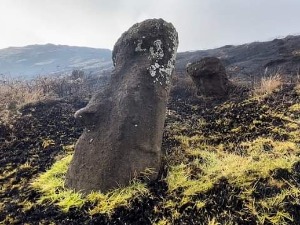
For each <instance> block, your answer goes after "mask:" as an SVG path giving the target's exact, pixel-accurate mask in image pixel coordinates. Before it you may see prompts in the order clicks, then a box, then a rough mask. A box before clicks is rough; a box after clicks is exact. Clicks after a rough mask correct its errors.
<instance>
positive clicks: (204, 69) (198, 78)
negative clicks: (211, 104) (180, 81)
mask: <svg viewBox="0 0 300 225" xmlns="http://www.w3.org/2000/svg"><path fill="white" fill-rule="evenodd" d="M187 73H188V74H189V75H190V76H191V78H192V79H193V81H194V82H195V84H196V86H197V89H198V90H197V94H198V95H204V96H207V97H216V96H218V97H222V96H226V95H227V93H228V87H229V84H230V82H229V80H228V78H227V75H226V70H225V67H224V66H223V64H222V63H221V61H220V60H219V59H218V58H215V57H205V58H203V59H201V60H200V61H197V62H194V63H191V64H188V65H187Z"/></svg>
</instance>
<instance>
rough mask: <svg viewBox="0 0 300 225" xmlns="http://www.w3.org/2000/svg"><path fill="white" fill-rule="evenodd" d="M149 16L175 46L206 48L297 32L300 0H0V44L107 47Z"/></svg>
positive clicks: (262, 39) (267, 38)
mask: <svg viewBox="0 0 300 225" xmlns="http://www.w3.org/2000/svg"><path fill="white" fill-rule="evenodd" d="M148 18H163V19H165V20H167V21H168V22H172V23H173V25H174V26H175V27H176V29H177V31H178V33H179V41H180V43H179V50H180V51H187V50H198V49H208V48H215V47H220V46H223V45H226V44H243V43H246V42H253V41H267V40H272V39H274V38H278V37H283V36H286V35H289V34H294V35H295V34H300V0H0V48H6V47H9V46H25V45H29V44H46V43H53V44H66V45H75V46H87V47H97V48H109V49H112V48H113V46H114V43H115V42H116V40H117V39H118V38H119V37H120V35H121V34H122V33H123V32H124V31H126V30H127V29H128V28H129V27H130V26H132V25H133V24H134V23H136V22H140V21H142V20H145V19H148Z"/></svg>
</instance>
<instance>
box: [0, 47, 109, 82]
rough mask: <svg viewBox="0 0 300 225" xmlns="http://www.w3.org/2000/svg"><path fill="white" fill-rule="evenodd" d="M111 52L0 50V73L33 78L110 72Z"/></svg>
mask: <svg viewBox="0 0 300 225" xmlns="http://www.w3.org/2000/svg"><path fill="white" fill-rule="evenodd" d="M111 67H112V61H111V51H110V50H109V49H95V48H86V47H73V46H66V45H53V44H46V45H29V46H25V47H10V48H5V49H0V74H4V75H8V76H10V77H23V78H33V77H36V76H39V75H51V74H63V73H69V72H71V71H72V70H74V69H81V70H84V71H86V72H88V73H90V72H92V73H97V72H100V71H101V70H107V69H111Z"/></svg>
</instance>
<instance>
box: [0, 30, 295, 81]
mask: <svg viewBox="0 0 300 225" xmlns="http://www.w3.org/2000/svg"><path fill="white" fill-rule="evenodd" d="M207 56H213V57H218V58H220V59H221V60H222V62H223V63H224V65H225V66H226V69H227V72H228V74H229V75H230V76H231V77H238V78H243V79H248V80H249V79H253V77H260V76H262V75H264V74H266V75H269V74H273V73H275V72H280V73H281V74H290V75H293V76H294V75H296V74H299V73H300V70H299V68H300V36H287V37H286V38H283V39H275V40H273V41H266V42H253V43H248V44H244V45H237V46H234V45H227V46H224V47H221V48H216V49H209V50H199V51H193V52H181V53H178V54H177V60H176V71H177V73H178V74H180V75H184V74H185V68H186V65H187V63H189V62H195V61H197V60H199V59H201V58H203V57H207ZM74 69H77V70H78V69H79V70H84V71H86V73H87V74H89V73H92V74H100V73H101V71H111V69H112V60H111V51H110V50H108V49H94V48H85V47H72V46H65V45H52V44H47V45H31V46H26V47H19V48H7V49H1V50H0V75H1V74H4V75H9V76H10V77H19V76H23V77H27V78H33V77H37V76H39V75H50V74H64V73H70V72H71V71H72V70H74Z"/></svg>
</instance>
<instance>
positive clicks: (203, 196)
mask: <svg viewBox="0 0 300 225" xmlns="http://www.w3.org/2000/svg"><path fill="white" fill-rule="evenodd" d="M283 99H284V101H283ZM299 104H300V98H299V87H296V88H294V87H292V86H287V87H283V88H282V89H281V90H279V91H276V93H274V94H271V95H268V96H265V97H264V98H259V99H257V98H249V99H241V98H237V99H230V100H228V101H226V102H217V101H216V102H211V101H208V102H203V101H199V102H195V101H194V102H189V101H186V100H178V99H177V100H176V101H175V100H173V101H171V102H170V104H169V115H168V117H167V121H166V128H165V134H164V140H163V150H164V151H165V152H166V158H165V162H166V167H165V169H164V171H163V174H164V176H163V177H162V178H161V179H160V180H158V181H155V182H151V183H147V184H146V183H143V182H141V181H135V182H133V183H132V184H131V185H130V186H129V187H124V188H119V189H117V190H115V191H112V192H109V193H107V194H102V193H100V192H95V193H91V194H90V195H87V196H83V195H82V194H81V193H76V192H74V191H72V190H68V189H66V188H65V187H64V176H65V173H66V171H67V167H68V164H69V162H70V160H71V157H72V152H73V147H74V146H73V145H72V143H74V139H72V140H73V141H72V142H70V141H63V142H62V141H60V140H59V139H57V138H56V137H55V134H54V133H55V131H54V132H53V134H52V135H47V136H45V137H41V138H39V139H38V143H39V144H38V145H39V151H41V152H43V153H44V154H45V157H44V156H43V157H44V158H43V160H44V161H45V159H46V156H47V157H49V155H50V156H51V159H52V160H54V159H56V160H55V161H56V162H55V163H54V164H53V165H52V166H51V167H50V169H48V170H46V172H42V171H44V168H46V167H47V166H43V167H42V168H41V169H39V170H37V169H36V168H37V167H36V165H37V164H36V163H35V162H33V161H31V160H29V159H25V160H23V161H22V163H20V164H18V168H17V169H16V167H15V166H12V165H11V164H10V163H9V162H7V163H6V164H5V167H6V168H7V169H6V170H5V172H4V173H2V175H0V181H1V180H3V184H4V185H3V186H2V188H1V189H0V195H2V196H4V199H5V201H4V203H2V204H0V208H2V209H4V210H3V211H4V212H5V214H4V215H5V217H3V218H1V217H0V221H4V224H5V223H6V224H9V223H21V221H22V222H23V223H29V224H31V223H35V222H37V221H43V223H48V224H51V223H54V224H57V223H58V224H59V223H61V224H66V223H68V224H78V223H80V224H125V223H127V224H158V225H166V224H210V225H214V224H227V225H233V224H238V225H243V224H245V225H246V224H247V225H252V224H253V225H256V224H261V225H269V224H290V225H296V224H300V213H299V212H300V201H299V199H300V158H299V156H300V126H299V121H300V110H298V105H299ZM57 127H59V126H57ZM70 134H72V132H69V133H68V134H65V135H70ZM25 138H26V137H25ZM64 145H65V146H64ZM58 146H60V148H58ZM52 149H60V150H59V151H57V154H56V155H51V154H50V153H51V150H52ZM3 155H4V153H3ZM11 163H13V162H11ZM47 165H49V163H48V164H47ZM48 168H49V167H48ZM34 169H35V171H36V172H35V174H38V176H36V177H35V179H34V180H32V185H31V186H28V187H27V188H26V189H24V190H23V189H22V186H25V185H28V180H26V179H24V177H22V176H21V175H22V174H24V173H26V172H27V171H32V170H34ZM18 174H19V175H20V176H18ZM4 181H5V182H4ZM14 185H17V187H16V188H17V189H16V190H17V191H18V193H21V194H19V195H14V194H12V193H13V192H12V191H11V190H14V189H13V188H14ZM27 193H30V195H29V194H27ZM10 196H12V197H10ZM16 196H17V197H16ZM19 196H21V197H19ZM13 198H14V199H16V201H17V203H16V204H15V203H13V204H11V205H9V203H8V202H9V200H10V199H13ZM12 201H13V200H12ZM8 206H13V207H11V208H13V209H14V210H11V211H9V210H10V207H8ZM16 210H19V212H22V213H21V215H20V216H16V214H15V211H16ZM22 215H23V216H22ZM37 215H38V216H37Z"/></svg>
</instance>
